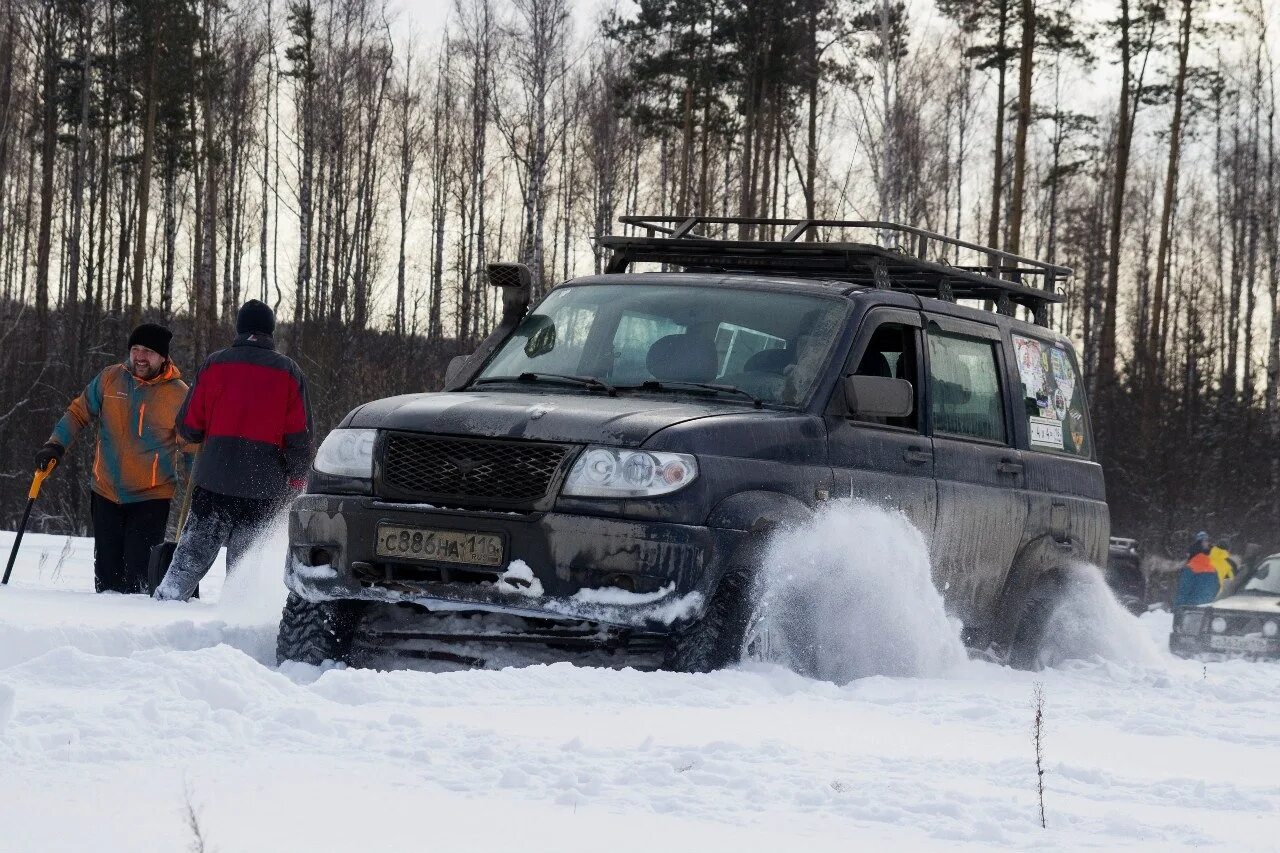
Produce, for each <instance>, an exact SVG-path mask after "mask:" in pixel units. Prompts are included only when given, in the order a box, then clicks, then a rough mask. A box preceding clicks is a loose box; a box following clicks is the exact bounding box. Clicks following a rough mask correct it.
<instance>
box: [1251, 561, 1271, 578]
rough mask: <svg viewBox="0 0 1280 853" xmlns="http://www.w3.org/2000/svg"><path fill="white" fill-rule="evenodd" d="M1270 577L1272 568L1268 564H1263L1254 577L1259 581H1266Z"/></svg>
mask: <svg viewBox="0 0 1280 853" xmlns="http://www.w3.org/2000/svg"><path fill="white" fill-rule="evenodd" d="M1270 575H1271V566H1270V565H1268V564H1267V563H1263V564H1262V565H1261V566H1258V570H1257V571H1256V572H1254V573H1253V576H1254V577H1255V578H1257V579H1258V580H1266V579H1267V578H1268V577H1269V576H1270Z"/></svg>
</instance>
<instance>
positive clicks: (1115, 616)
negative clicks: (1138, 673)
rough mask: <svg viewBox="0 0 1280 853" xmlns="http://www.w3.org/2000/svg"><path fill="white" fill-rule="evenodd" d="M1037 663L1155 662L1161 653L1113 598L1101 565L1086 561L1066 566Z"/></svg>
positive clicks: (1138, 624)
mask: <svg viewBox="0 0 1280 853" xmlns="http://www.w3.org/2000/svg"><path fill="white" fill-rule="evenodd" d="M1044 637H1045V640H1044V643H1043V644H1042V647H1041V650H1040V664H1041V665H1043V666H1058V665H1059V664H1062V663H1065V662H1066V661H1069V660H1096V659H1099V658H1100V659H1102V660H1106V661H1111V662H1113V663H1120V664H1134V665H1139V666H1159V665H1160V660H1161V653H1160V651H1159V650H1158V649H1157V648H1156V645H1155V643H1154V641H1152V639H1151V636H1150V634H1149V633H1148V632H1147V631H1145V630H1143V628H1142V625H1141V624H1140V623H1139V622H1138V617H1136V616H1134V615H1133V614H1132V613H1130V612H1129V611H1128V610H1125V608H1124V607H1123V606H1122V605H1121V604H1120V602H1118V601H1116V597H1115V595H1114V594H1113V593H1112V591H1111V588H1110V587H1109V586H1107V582H1106V579H1105V578H1104V577H1103V574H1102V570H1101V569H1099V568H1098V567H1097V566H1094V565H1091V564H1089V563H1076V564H1075V565H1072V566H1069V567H1068V568H1067V570H1066V572H1065V574H1064V582H1063V586H1062V597H1061V598H1059V600H1058V605H1057V607H1055V608H1054V610H1053V613H1052V614H1051V615H1050V616H1049V624H1048V625H1047V626H1046V630H1045V634H1044Z"/></svg>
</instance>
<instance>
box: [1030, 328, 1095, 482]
mask: <svg viewBox="0 0 1280 853" xmlns="http://www.w3.org/2000/svg"><path fill="white" fill-rule="evenodd" d="M1013 350H1014V352H1015V353H1016V355H1017V359H1018V375H1019V377H1020V378H1021V379H1022V394H1023V400H1024V405H1025V409H1026V413H1025V417H1026V419H1027V432H1028V435H1029V437H1030V444H1031V449H1032V450H1043V451H1048V452H1050V453H1062V454H1066V455H1069V456H1078V457H1082V458H1086V459H1088V458H1091V457H1092V455H1093V438H1092V436H1091V435H1090V434H1089V419H1088V415H1087V414H1086V412H1085V405H1084V383H1082V382H1081V381H1080V370H1079V368H1078V367H1077V366H1076V359H1075V354H1074V353H1072V352H1071V349H1070V347H1068V346H1067V345H1066V344H1064V343H1061V342H1059V341H1043V340H1040V339H1039V338H1031V337H1027V336H1024V335H1014V336H1013Z"/></svg>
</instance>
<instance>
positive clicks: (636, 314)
mask: <svg viewBox="0 0 1280 853" xmlns="http://www.w3.org/2000/svg"><path fill="white" fill-rule="evenodd" d="M622 222H623V223H624V224H625V225H626V226H627V229H628V230H629V231H630V232H631V233H630V234H629V235H628V236H607V237H601V238H598V241H599V243H600V245H601V246H602V247H603V248H604V249H606V250H608V251H609V252H610V253H611V255H610V260H609V263H608V266H607V267H606V270H605V273H604V274H603V275H594V276H587V277H584V278H578V279H574V280H571V281H567V282H564V283H563V284H561V285H559V286H558V287H556V288H554V289H553V290H552V291H550V293H549V294H548V295H547V296H546V298H545V299H543V300H542V301H541V303H540V304H539V305H538V306H537V307H536V308H535V309H534V311H533V312H532V313H529V312H528V306H529V301H530V290H531V287H530V285H531V280H530V275H529V271H528V270H527V269H526V268H524V267H522V266H520V265H517V264H496V265H492V266H491V267H490V268H489V276H490V280H491V283H492V284H494V285H495V286H498V287H500V288H501V289H502V296H503V313H502V319H501V322H500V324H499V326H498V327H497V329H496V330H495V331H494V332H493V334H492V335H490V336H489V337H488V338H487V339H486V340H485V341H484V342H483V343H482V345H481V346H480V348H479V349H478V350H477V351H476V352H475V353H474V354H473V355H471V356H469V357H463V358H460V359H456V360H455V362H454V363H453V364H451V365H450V369H449V371H448V374H447V376H446V380H445V390H444V391H442V392H439V393H423V394H409V395H404V396H399V397H392V398H389V399H384V400H377V401H374V402H371V403H367V404H365V405H363V406H360V407H359V408H357V409H356V410H354V411H353V412H351V413H350V414H349V415H347V417H346V418H345V419H344V420H343V421H342V423H341V424H340V425H339V427H338V428H337V429H335V430H334V431H333V432H331V433H330V434H329V436H328V437H327V438H326V439H325V441H324V443H323V445H322V446H321V448H320V450H319V452H318V454H317V456H316V459H315V463H314V467H313V470H312V472H311V476H310V480H309V485H308V489H307V494H305V495H303V496H301V497H299V498H298V499H297V501H296V502H295V503H294V505H293V509H292V513H291V516H290V525H289V528H290V529H289V540H290V547H289V558H288V566H287V569H286V583H287V585H288V588H289V590H290V592H289V597H288V602H287V603H286V605H285V609H284V614H283V617H282V621H281V625H280V634H279V641H278V655H279V658H280V660H281V661H284V660H302V661H308V662H319V661H321V660H324V659H347V660H350V659H352V658H353V657H356V658H357V659H358V658H359V656H360V653H361V650H364V651H366V652H367V651H370V650H378V649H395V650H396V651H397V652H399V653H403V654H418V655H426V656H430V655H431V654H433V653H432V652H430V651H428V650H427V646H428V645H429V644H431V643H436V644H438V643H440V642H444V643H446V644H448V643H450V641H454V640H456V642H457V644H458V647H462V646H463V645H464V644H467V643H475V642H481V641H485V642H487V641H502V642H526V643H528V642H535V643H540V644H544V645H545V646H550V647H553V648H559V647H562V646H563V647H568V646H573V645H597V646H598V645H605V646H609V647H611V648H614V649H624V650H646V651H648V652H650V653H654V652H656V653H658V654H660V655H661V656H662V662H663V664H664V665H665V666H668V667H671V668H675V669H683V670H707V669H713V668H716V667H720V666H724V665H726V664H729V663H731V662H734V661H736V660H737V659H738V657H739V655H740V653H741V651H742V648H743V643H744V637H745V636H746V633H747V631H748V626H749V624H750V622H751V619H752V615H753V609H754V604H755V601H756V596H757V592H758V586H757V584H756V582H755V580H756V579H755V568H756V567H757V565H758V563H759V553H760V550H761V548H762V547H763V545H764V543H765V542H766V540H767V539H768V537H769V535H770V532H771V531H772V530H773V529H774V528H775V527H778V526H779V525H787V524H790V523H793V522H796V521H797V520H802V519H804V518H806V517H807V516H808V515H809V514H810V513H811V512H812V511H813V510H814V508H815V507H817V506H819V505H820V504H822V503H823V502H825V501H833V500H839V499H849V498H852V499H861V500H865V501H869V502H872V503H874V504H878V505H881V506H884V507H886V508H892V509H896V510H900V511H901V512H903V513H904V514H905V515H906V516H907V517H908V518H910V520H911V521H912V522H913V523H914V524H915V526H916V527H917V528H918V529H919V530H920V531H921V532H922V533H923V534H924V536H925V537H926V539H927V540H928V542H929V543H930V551H931V554H932V561H933V570H934V581H935V583H936V585H937V587H938V589H939V590H942V591H943V595H944V597H945V599H946V602H947V606H948V608H949V610H950V612H951V614H952V615H953V616H955V617H956V618H958V619H959V620H961V621H962V622H963V624H964V629H965V634H964V636H965V640H966V642H967V643H968V644H969V645H970V646H972V647H975V648H979V649H982V650H984V651H989V652H991V653H993V654H997V655H1000V656H1001V657H1002V658H1003V659H1006V660H1008V661H1009V662H1010V663H1012V664H1014V665H1019V666H1035V665H1036V664H1037V655H1038V654H1039V650H1040V648H1041V642H1042V639H1043V636H1042V635H1043V633H1044V629H1045V626H1046V624H1047V623H1048V621H1049V620H1048V615H1049V614H1050V613H1051V610H1052V607H1053V605H1054V603H1055V601H1056V600H1057V598H1058V596H1059V595H1060V592H1061V589H1062V588H1063V585H1064V584H1065V582H1066V576H1067V574H1068V569H1069V567H1070V566H1071V564H1073V563H1075V562H1080V561H1087V562H1091V563H1094V564H1102V561H1103V560H1104V559H1105V558H1106V556H1107V544H1108V534H1109V516H1108V511H1107V505H1106V502H1105V495H1104V490H1103V478H1102V472H1101V469H1100V467H1099V466H1098V464H1097V462H1096V461H1095V456H1094V448H1093V446H1092V439H1091V433H1090V425H1089V410H1088V405H1087V402H1086V399H1085V389H1084V385H1083V383H1082V381H1081V377H1080V371H1079V368H1078V366H1077V361H1076V357H1075V353H1074V351H1073V349H1072V347H1071V345H1070V343H1068V341H1067V340H1065V339H1064V338H1063V337H1061V336H1060V335H1057V334H1054V333H1053V332H1051V331H1050V330H1049V329H1048V328H1047V327H1046V326H1047V322H1046V317H1047V314H1048V309H1049V306H1050V305H1051V304H1052V303H1054V302H1058V301H1060V300H1061V297H1060V296H1058V295H1057V294H1056V292H1055V285H1056V283H1057V282H1058V281H1059V280H1061V279H1063V278H1065V277H1066V276H1067V275H1069V274H1070V270H1069V269H1066V268H1064V267H1060V266H1054V265H1051V264H1046V263H1042V262H1038V261H1033V260H1031V259H1028V258H1021V257H1017V256H1014V255H1009V254H1007V253H1003V252H999V251H996V250H992V249H988V248H984V247H980V246H974V245H972V244H968V243H963V242H961V241H958V240H953V239H950V238H947V237H943V236H941V235H937V234H933V233H929V232H925V231H921V230H918V229H914V228H908V227H904V226H895V225H889V224H885V223H863V222H843V221H811V220H758V219H733V218H728V219H726V218H713V217H692V218H677V217H624V218H623V219H622ZM735 232H736V233H735ZM851 233H852V234H855V235H858V234H861V235H863V236H864V238H868V239H864V240H863V241H861V242H859V241H857V240H851V239H848V236H847V235H849V234H851ZM730 234H733V238H732V239H731V238H730V236H729V235H730ZM762 237H765V238H770V239H762ZM815 238H816V239H815ZM832 238H834V239H832ZM965 257H969V258H976V259H977V260H976V261H975V262H974V263H971V264H968V265H966V264H964V263H962V260H963V259H964V258H965ZM639 264H646V265H657V264H661V265H663V268H664V269H678V270H680V271H678V272H637V271H636V270H635V269H634V267H635V266H636V265H639ZM961 300H963V301H965V302H968V303H970V304H971V306H973V307H966V306H965V305H962V304H960V301H961ZM979 306H985V307H986V309H987V310H984V309H983V307H979ZM1019 308H1021V309H1022V310H1023V311H1024V312H1025V313H1026V315H1027V316H1028V317H1029V318H1030V320H1029V321H1024V320H1020V319H1017V318H1016V316H1015V315H1016V314H1018V309H1019ZM885 570H886V571H892V570H893V569H892V567H891V566H886V567H885ZM480 613H490V614H492V613H498V614H505V615H504V616H502V617H499V618H498V619H497V620H496V621H497V622H498V624H499V627H497V628H494V627H491V626H490V627H486V628H484V629H482V630H479V631H472V630H470V627H469V626H472V625H474V624H476V620H475V619H473V618H472V617H471V616H470V614H480ZM446 647H447V646H446ZM463 659H465V657H464V658H463Z"/></svg>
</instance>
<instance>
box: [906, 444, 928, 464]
mask: <svg viewBox="0 0 1280 853" xmlns="http://www.w3.org/2000/svg"><path fill="white" fill-rule="evenodd" d="M902 458H903V459H905V460H906V461H907V462H910V463H911V464H912V465H925V464H927V463H929V462H932V461H933V454H932V453H930V452H929V451H928V450H925V449H924V448H922V447H908V448H907V449H906V450H904V451H902Z"/></svg>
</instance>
